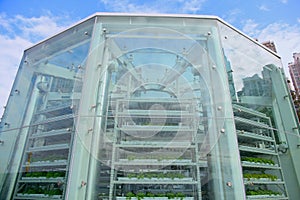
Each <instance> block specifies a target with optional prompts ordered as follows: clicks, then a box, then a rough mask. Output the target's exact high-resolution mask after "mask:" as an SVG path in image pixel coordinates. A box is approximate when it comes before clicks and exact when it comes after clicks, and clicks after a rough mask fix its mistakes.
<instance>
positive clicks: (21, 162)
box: [0, 19, 94, 199]
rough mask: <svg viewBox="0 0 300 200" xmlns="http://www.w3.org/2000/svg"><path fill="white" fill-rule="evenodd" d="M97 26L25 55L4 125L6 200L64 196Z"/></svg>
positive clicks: (3, 193) (77, 30) (3, 183)
mask: <svg viewBox="0 0 300 200" xmlns="http://www.w3.org/2000/svg"><path fill="white" fill-rule="evenodd" d="M93 21H94V19H91V20H89V21H86V22H85V23H82V24H79V25H78V26H76V28H75V27H74V28H71V29H69V30H67V31H65V32H63V33H61V34H60V35H57V36H56V37H53V38H51V39H48V40H46V41H44V42H42V43H40V44H38V45H36V46H34V47H32V48H31V49H28V50H26V51H25V55H24V59H23V61H22V63H21V66H20V69H19V72H18V75H17V77H16V81H15V83H14V87H13V90H12V93H11V97H10V99H9V102H8V105H7V110H6V112H5V114H4V118H3V120H2V122H3V124H5V126H4V127H2V130H1V131H2V132H1V140H3V141H4V144H5V145H2V146H1V157H2V161H4V163H5V164H7V165H1V180H0V182H1V185H0V186H1V195H0V196H1V197H0V198H1V199H41V198H50V199H51V198H59V199H61V198H63V197H64V193H65V188H66V184H65V183H66V182H67V177H68V176H67V174H68V171H69V169H70V166H69V160H70V155H71V151H72V149H71V147H72V138H73V135H74V126H75V123H74V122H75V121H76V114H77V110H78V105H79V101H80V95H81V88H82V80H81V76H82V72H83V71H82V69H83V68H84V66H85V62H86V57H87V55H88V51H89V46H90V38H91V37H90V35H91V32H92V28H93ZM6 141H7V143H6ZM2 149H3V150H2ZM2 161H1V162H2ZM3 172H4V173H3Z"/></svg>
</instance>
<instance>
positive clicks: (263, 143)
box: [219, 23, 299, 199]
mask: <svg viewBox="0 0 300 200" xmlns="http://www.w3.org/2000/svg"><path fill="white" fill-rule="evenodd" d="M219 27H220V37H221V40H222V50H223V51H224V61H225V63H226V69H227V74H228V82H229V85H230V94H231V98H232V103H233V112H234V116H235V126H236V133H237V137H238V142H239V150H240V156H241V160H242V167H243V177H244V185H245V191H246V195H247V198H260V197H264V195H265V196H267V197H270V196H275V197H276V198H278V199H288V198H290V199H298V198H299V182H298V181H297V178H296V177H297V176H298V177H299V171H298V170H297V163H298V162H299V160H298V161H296V160H294V162H293V161H292V159H291V155H292V156H295V158H296V157H298V156H296V154H297V153H296V151H298V152H299V149H298V150H297V142H298V141H299V132H298V130H297V127H298V124H297V122H296V120H295V119H296V118H295V116H294V112H293V105H292V104H291V101H290V94H289V90H288V88H287V85H286V80H285V76H284V73H283V70H282V69H281V68H280V67H281V66H282V65H281V61H280V58H279V57H277V56H276V55H275V54H274V53H272V52H271V51H267V50H266V49H265V48H263V47H262V46H259V45H258V44H257V43H256V42H254V41H252V40H250V39H248V38H246V37H245V36H244V35H242V34H240V33H239V32H237V31H235V30H233V29H232V28H230V27H229V26H228V25H226V24H223V23H219ZM293 127H294V128H293ZM295 127H296V128H295ZM288 143H289V144H290V146H289V145H288ZM293 143H294V144H293ZM297 171H298V172H297ZM284 172H285V173H284ZM298 180H299V179H298ZM297 188H298V189H297ZM275 197H274V198H275Z"/></svg>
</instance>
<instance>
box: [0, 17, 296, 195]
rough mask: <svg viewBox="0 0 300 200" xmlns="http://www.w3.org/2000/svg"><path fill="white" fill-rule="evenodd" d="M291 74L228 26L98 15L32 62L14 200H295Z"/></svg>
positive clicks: (19, 96) (12, 156) (11, 181)
mask: <svg viewBox="0 0 300 200" xmlns="http://www.w3.org/2000/svg"><path fill="white" fill-rule="evenodd" d="M279 66H280V59H279V58H278V56H277V55H276V54H273V53H272V52H270V51H269V50H267V49H266V48H264V47H262V46H261V45H259V44H258V43H256V42H255V41H253V40H251V39H249V38H248V37H246V36H244V35H243V34H241V33H240V32H238V31H237V30H235V29H234V28H232V27H231V26H229V25H227V24H226V23H224V22H223V21H221V20H220V19H218V18H216V17H207V16H192V15H191V16H189V15H188V16H185V15H183V16H180V15H151V16H150V15H149V16H146V15H145V16H143V15H129V14H128V15H126V14H124V15H122V14H96V15H94V16H92V17H90V18H88V19H87V20H84V21H83V22H80V23H78V24H77V25H75V26H73V27H71V28H70V29H68V30H66V31H64V32H62V33H60V34H58V35H56V36H54V37H52V38H49V39H47V40H45V41H43V42H41V43H39V44H37V45H35V46H33V47H32V48H30V49H28V50H26V51H25V53H24V57H23V59H22V62H21V65H20V69H19V72H18V75H17V77H16V80H15V83H14V86H13V89H12V92H11V97H10V99H9V101H8V105H7V109H6V111H5V114H4V116H3V118H2V121H1V135H0V136H1V140H4V141H5V143H4V144H2V145H0V149H1V158H2V160H3V161H4V163H5V165H3V166H0V170H1V172H0V173H1V177H0V178H1V179H0V188H1V195H0V196H1V199H80V200H81V199H102V200H106V199H107V200H116V199H117V200H122V199H124V200H125V199H126V200H127V199H162V200H163V199H187V200H209V199H224V200H225V199H230V200H232V199H236V200H240V199H246V198H255V197H257V198H261V197H262V195H269V196H272V198H273V197H274V198H275V199H288V197H289V196H288V195H289V194H288V192H287V184H286V182H285V179H284V173H283V170H282V169H283V168H284V167H282V166H281V163H280V157H279V154H278V150H277V148H275V147H276V143H279V142H280V141H285V142H288V138H286V137H285V133H287V132H288V131H290V129H289V128H291V127H292V125H294V124H292V123H293V122H291V120H294V114H293V112H292V109H291V104H290V103H289V101H286V102H283V103H282V102H280V101H279V100H277V99H278V98H279V96H280V95H282V94H284V95H286V94H287V92H288V91H287V89H286V85H285V82H284V81H283V79H282V73H281V71H280V70H279V68H278V67H279ZM274 84H276V85H277V86H278V85H279V86H280V87H278V88H279V89H278V91H275V90H274ZM279 104H280V105H281V104H284V105H285V106H286V108H287V109H289V111H288V112H287V114H286V116H287V117H288V118H289V119H290V124H287V123H286V122H285V121H284V120H283V119H282V117H281V116H280V113H281V112H283V111H282V109H281V108H280V106H279ZM283 124H286V126H285V125H284V126H283ZM293 137H298V136H297V135H296V134H294V135H293ZM2 152H5V153H2ZM250 161H251V162H250ZM252 161H253V162H252ZM256 161H257V162H256ZM258 161H260V162H258ZM255 162H256V163H255ZM266 163H269V165H267V164H266ZM295 174H296V172H295ZM251 178H255V180H252V179H251ZM263 178H264V179H263ZM291 191H292V189H291ZM258 193H259V194H258ZM291 194H293V193H292V192H291ZM256 195H258V196H256Z"/></svg>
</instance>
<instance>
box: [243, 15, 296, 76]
mask: <svg viewBox="0 0 300 200" xmlns="http://www.w3.org/2000/svg"><path fill="white" fill-rule="evenodd" d="M243 31H244V32H245V33H247V34H248V35H250V36H251V37H254V38H257V39H258V40H259V41H260V42H265V41H273V42H274V43H275V45H276V49H277V53H278V55H280V56H281V60H282V64H283V67H284V69H285V73H286V75H288V68H287V65H288V63H289V62H292V61H293V53H294V52H300V26H299V24H296V25H290V24H286V23H280V22H277V23H272V24H269V25H268V26H265V27H263V28H260V27H259V26H258V24H257V23H255V22H254V21H253V20H248V21H247V23H246V24H245V26H244V28H243Z"/></svg>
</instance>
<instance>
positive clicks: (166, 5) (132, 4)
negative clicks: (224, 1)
mask: <svg viewBox="0 0 300 200" xmlns="http://www.w3.org/2000/svg"><path fill="white" fill-rule="evenodd" d="M100 1H101V2H102V3H103V4H104V5H105V6H106V8H107V9H109V10H112V11H115V12H130V13H196V12H197V11H199V10H201V7H202V5H203V3H204V2H205V1H206V0H191V1H185V0H156V1H149V0H145V1H143V3H142V4H141V2H140V1H136V0H110V1H109V0H100Z"/></svg>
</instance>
